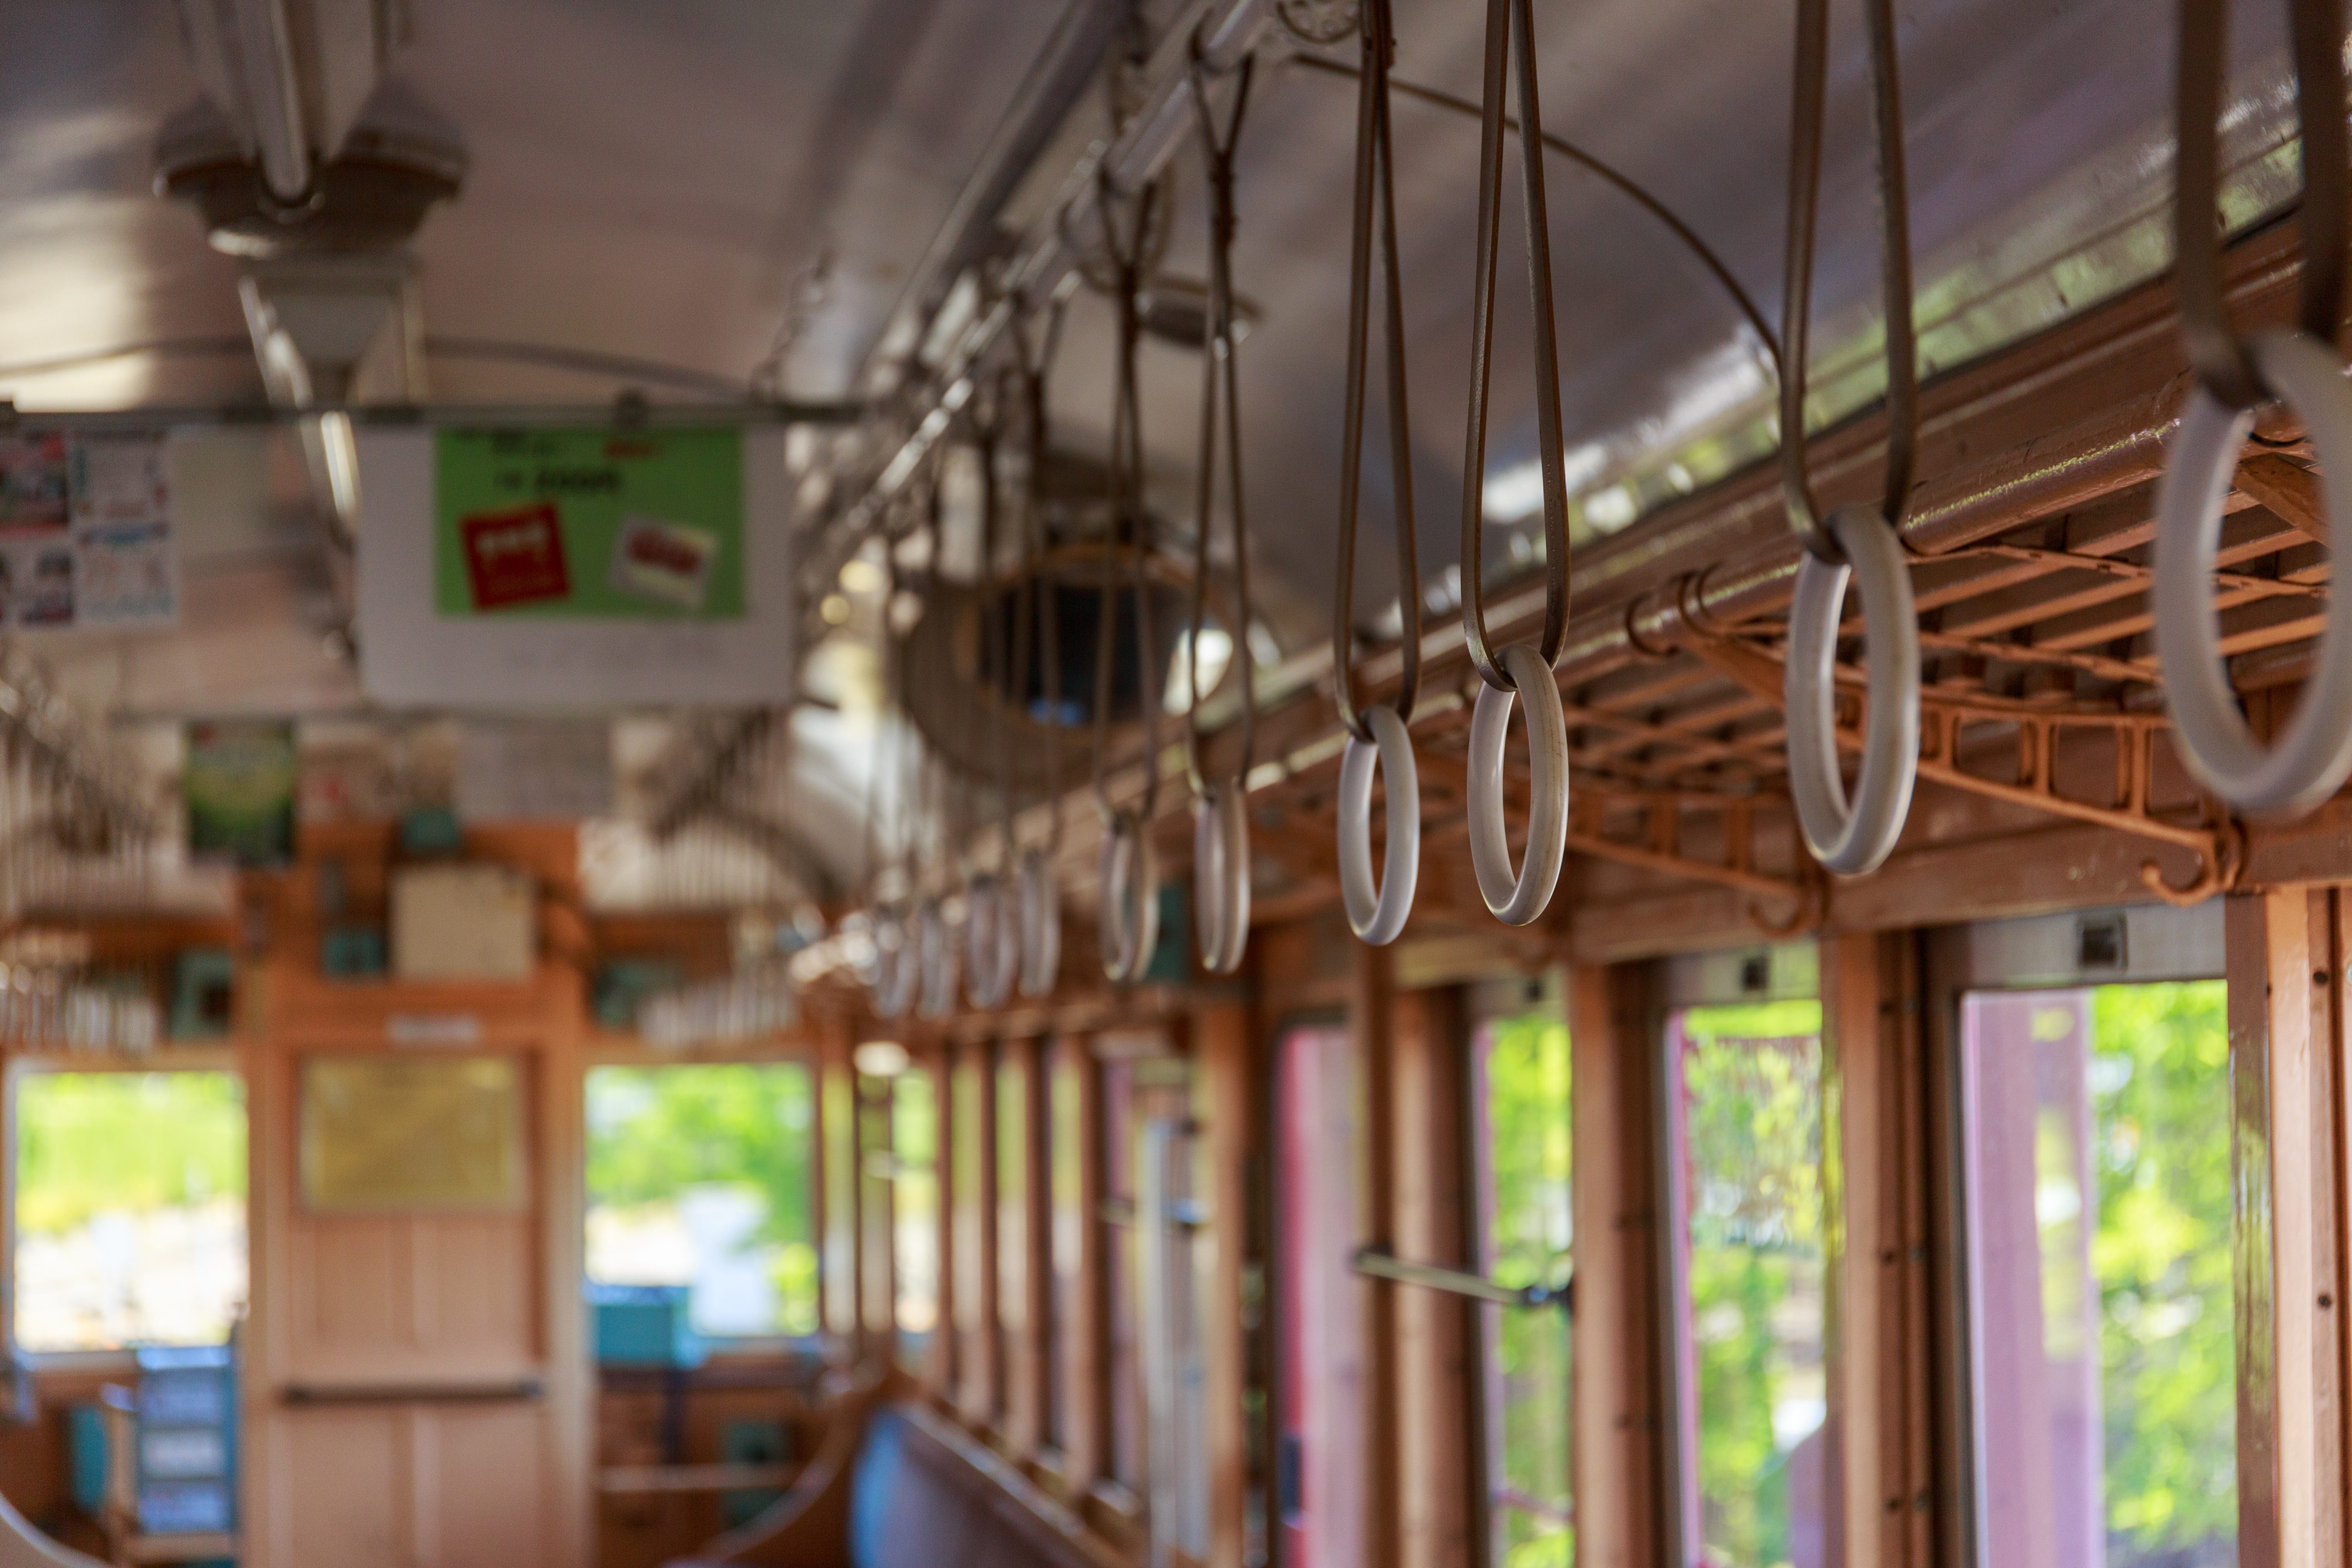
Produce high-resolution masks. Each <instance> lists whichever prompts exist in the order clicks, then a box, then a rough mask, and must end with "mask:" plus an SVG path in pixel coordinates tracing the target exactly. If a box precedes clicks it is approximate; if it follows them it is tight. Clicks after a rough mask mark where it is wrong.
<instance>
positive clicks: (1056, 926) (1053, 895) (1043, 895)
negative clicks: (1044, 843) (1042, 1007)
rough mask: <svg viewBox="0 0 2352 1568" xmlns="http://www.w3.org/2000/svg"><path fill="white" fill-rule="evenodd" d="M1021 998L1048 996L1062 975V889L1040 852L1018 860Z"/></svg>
mask: <svg viewBox="0 0 2352 1568" xmlns="http://www.w3.org/2000/svg"><path fill="white" fill-rule="evenodd" d="M1020 893H1021V994H1023V995H1024V996H1050V995H1052V994H1054V987H1055V984H1056V983H1057V982H1058V981H1059V980H1060V979H1061V974H1062V889H1061V887H1060V885H1059V884H1057V883H1056V882H1055V880H1054V867H1053V862H1052V861H1050V860H1049V859H1047V858H1046V856H1045V851H1044V850H1043V849H1032V850H1029V851H1028V852H1027V853H1025V854H1024V855H1023V856H1022V857H1021V885H1020Z"/></svg>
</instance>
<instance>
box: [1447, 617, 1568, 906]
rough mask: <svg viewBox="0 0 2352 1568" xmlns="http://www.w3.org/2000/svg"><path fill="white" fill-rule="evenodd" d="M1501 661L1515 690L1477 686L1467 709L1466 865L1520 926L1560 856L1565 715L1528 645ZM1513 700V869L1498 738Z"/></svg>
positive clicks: (1549, 885)
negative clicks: (1517, 721)
mask: <svg viewBox="0 0 2352 1568" xmlns="http://www.w3.org/2000/svg"><path fill="white" fill-rule="evenodd" d="M1501 662H1502V667H1503V671H1504V673H1505V674H1507V675H1508V676H1509V677H1510V678H1511V682H1512V685H1513V687H1514V688H1516V690H1505V689H1503V688H1501V687H1498V686H1488V685H1485V684H1483V683H1482V684H1481V685H1480V686H1479V688H1478V702H1477V706H1476V707H1475V708H1473V709H1472V710H1470V758H1469V762H1470V773H1469V779H1468V781H1467V784H1466V785H1465V793H1466V794H1467V795H1468V796H1469V801H1468V805H1469V808H1470V864H1471V867H1472V868H1473V869H1474V870H1475V871H1476V872H1477V873H1478V891H1479V893H1480V895H1481V896H1483V897H1484V898H1485V899H1486V907H1487V908H1488V909H1489V910H1493V911H1494V912H1495V918H1496V919H1497V920H1499V921H1502V922H1503V923H1504V924H1505V925H1515V926H1523V925H1526V924H1528V923H1529V922H1530V921H1533V920H1535V919H1536V917H1537V916H1538V915H1540V914H1542V913H1543V912H1544V908H1545V906H1547V905H1548V904H1549V903H1550V902H1551V895H1552V889H1554V888H1555V887H1557V886H1558V885H1559V868H1560V863H1561V861H1562V860H1564V859H1565V858H1567V854H1568V718H1567V715H1566V714H1565V713H1564V712H1563V711H1562V710H1561V709H1560V705H1559V686H1558V685H1557V684H1556V683H1555V682H1554V681H1553V679H1552V674H1551V666H1549V664H1546V663H1545V662H1544V659H1543V656H1542V655H1541V654H1539V653H1538V652H1537V651H1536V650H1535V648H1533V647H1530V646H1528V644H1526V643H1513V644H1511V645H1510V646H1509V647H1507V648H1505V649H1503V653H1502V661H1501ZM1521 699H1524V700H1525V701H1526V702H1527V705H1528V773H1529V777H1528V848H1527V855H1526V858H1525V859H1524V860H1523V861H1522V862H1521V864H1520V866H1519V868H1518V869H1517V871H1514V870H1513V869H1512V868H1511V846H1510V840H1509V837H1507V835H1506V833H1505V832H1504V823H1503V742H1504V741H1505V740H1506V739H1507V737H1508V734H1509V731H1510V725H1511V704H1512V702H1513V701H1514V700H1521Z"/></svg>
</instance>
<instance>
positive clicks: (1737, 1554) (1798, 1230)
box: [1666, 999, 1828, 1568]
mask: <svg viewBox="0 0 2352 1568" xmlns="http://www.w3.org/2000/svg"><path fill="white" fill-rule="evenodd" d="M1821 1028H1822V1010H1821V1005H1820V1003H1819V1002H1817V1001H1812V1000H1804V999H1790V1000H1781V1001H1767V1002H1756V1003H1742V1004H1738V1005H1724V1006H1701V1007H1692V1008H1688V1009H1686V1010H1685V1011H1683V1012H1680V1013H1677V1014H1675V1016H1674V1017H1673V1019H1672V1022H1671V1024H1670V1026H1669V1029H1668V1039H1667V1052H1666V1066H1667V1073H1668V1085H1667V1093H1666V1104H1667V1106H1668V1107H1669V1112H1668V1118H1667V1121H1668V1126H1667V1135H1668V1140H1669V1143H1668V1147H1669V1149H1670V1151H1671V1154H1672V1158H1671V1159H1670V1162H1669V1169H1670V1171H1671V1173H1672V1176H1673V1182H1672V1201H1673V1205H1674V1215H1675V1226H1674V1227H1673V1230H1672V1232H1671V1234H1672V1236H1673V1237H1674V1241H1675V1257H1674V1261H1675V1268H1674V1271H1673V1278H1674V1293H1675V1302H1674V1306H1675V1312H1674V1325H1675V1351H1676V1376H1675V1384H1676V1389H1677V1394H1678V1396H1679V1400H1680V1405H1681V1420H1680V1423H1679V1432H1680V1460H1679V1469H1680V1473H1681V1475H1682V1477H1683V1486H1682V1528H1683V1531H1684V1537H1685V1551H1684V1558H1685V1561H1689V1562H1699V1561H1704V1562H1705V1563H1708V1564H1709V1565H1710V1568H1775V1565H1776V1564H1780V1563H1822V1562H1823V1561H1825V1558H1824V1556H1823V1552H1824V1546H1825V1525H1826V1522H1827V1516H1826V1501H1827V1496H1826V1473H1825V1472H1826V1461H1827V1456H1826V1453H1825V1449H1826V1446H1827V1445H1826V1434H1825V1431H1824V1426H1823V1423H1824V1420H1825V1418H1826V1416H1827V1414H1828V1401H1827V1394H1828V1367H1827V1363H1826V1355H1825V1337H1824V1333H1823V1322H1824V1320H1823V1289H1824V1285H1825V1258H1826V1251H1825V1247H1824V1235H1823V1225H1822V1217H1823V1216H1822V1187H1821V1164H1822V1041H1821Z"/></svg>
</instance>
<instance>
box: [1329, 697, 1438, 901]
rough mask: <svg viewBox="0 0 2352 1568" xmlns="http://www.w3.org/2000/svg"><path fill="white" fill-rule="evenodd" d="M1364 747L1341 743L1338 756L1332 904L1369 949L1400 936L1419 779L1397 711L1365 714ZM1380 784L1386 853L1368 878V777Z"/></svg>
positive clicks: (1385, 708) (1412, 875)
mask: <svg viewBox="0 0 2352 1568" xmlns="http://www.w3.org/2000/svg"><path fill="white" fill-rule="evenodd" d="M1363 718H1364V726H1365V728H1367V729H1369V730H1370V731H1371V732H1372V739H1371V742H1370V744H1367V743H1366V742H1364V741H1363V740H1362V739H1360V737H1358V736H1355V735H1352V734H1351V735H1349V737H1348V747H1347V750H1346V751H1344V752H1340V753H1339V898H1340V901H1341V902H1343V903H1344V904H1346V905H1347V907H1348V923H1349V925H1350V926H1352V927H1354V928H1355V932H1356V934H1357V935H1358V936H1360V937H1361V938H1363V940H1364V941H1366V942H1370V943H1371V944H1372V945H1373V946H1374V947H1385V946H1387V945H1388V944H1389V943H1390V942H1394V941H1395V940H1396V939H1397V933H1398V932H1399V931H1403V930H1404V922H1405V917H1406V916H1408V915H1410V914H1412V894H1413V889H1414V887H1415V886H1416V885H1417V884H1418V883H1419V882H1420V880H1421V773H1420V770H1419V769H1418V768H1416V767H1415V766H1414V765H1413V760H1412V736H1411V735H1410V734H1408V733H1406V731H1405V727H1404V721H1403V720H1402V719H1400V718H1398V717H1397V710H1395V709H1393V708H1391V707H1390V706H1389V705H1388V704H1387V703H1385V702H1383V703H1381V704H1380V705H1379V706H1378V707H1374V708H1367V709H1365V710H1364V713H1363ZM1375 764H1377V765H1378V768H1379V771H1380V772H1381V773H1382V774H1383V775H1384V776H1385V777H1386V778H1387V780H1388V788H1389V806H1388V824H1389V853H1388V860H1387V862H1386V863H1385V864H1383V865H1382V866H1381V873H1380V879H1379V881H1378V882H1377V883H1375V882H1374V881H1373V879H1372V773H1373V768H1374V766H1375Z"/></svg>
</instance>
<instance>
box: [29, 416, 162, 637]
mask: <svg viewBox="0 0 2352 1568" xmlns="http://www.w3.org/2000/svg"><path fill="white" fill-rule="evenodd" d="M164 440H165V438H164V437H163V436H161V435H152V434H151V435H101V436H72V437H68V436H67V435H65V434H64V433H62V432H60V431H55V430H51V431H42V432H36V433H34V434H31V435H25V436H8V437H0V626H6V627H9V628H11V629H16V630H52V631H63V630H69V629H72V628H74V627H125V626H170V625H172V624H173V621H174V620H175V619H176V618H177V616H178V613H179V584H178V571H177V567H176V565H175V558H174V552H173V542H172V486H171V476H170V470H169V468H168V466H167V465H166V462H165V460H164Z"/></svg>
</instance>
